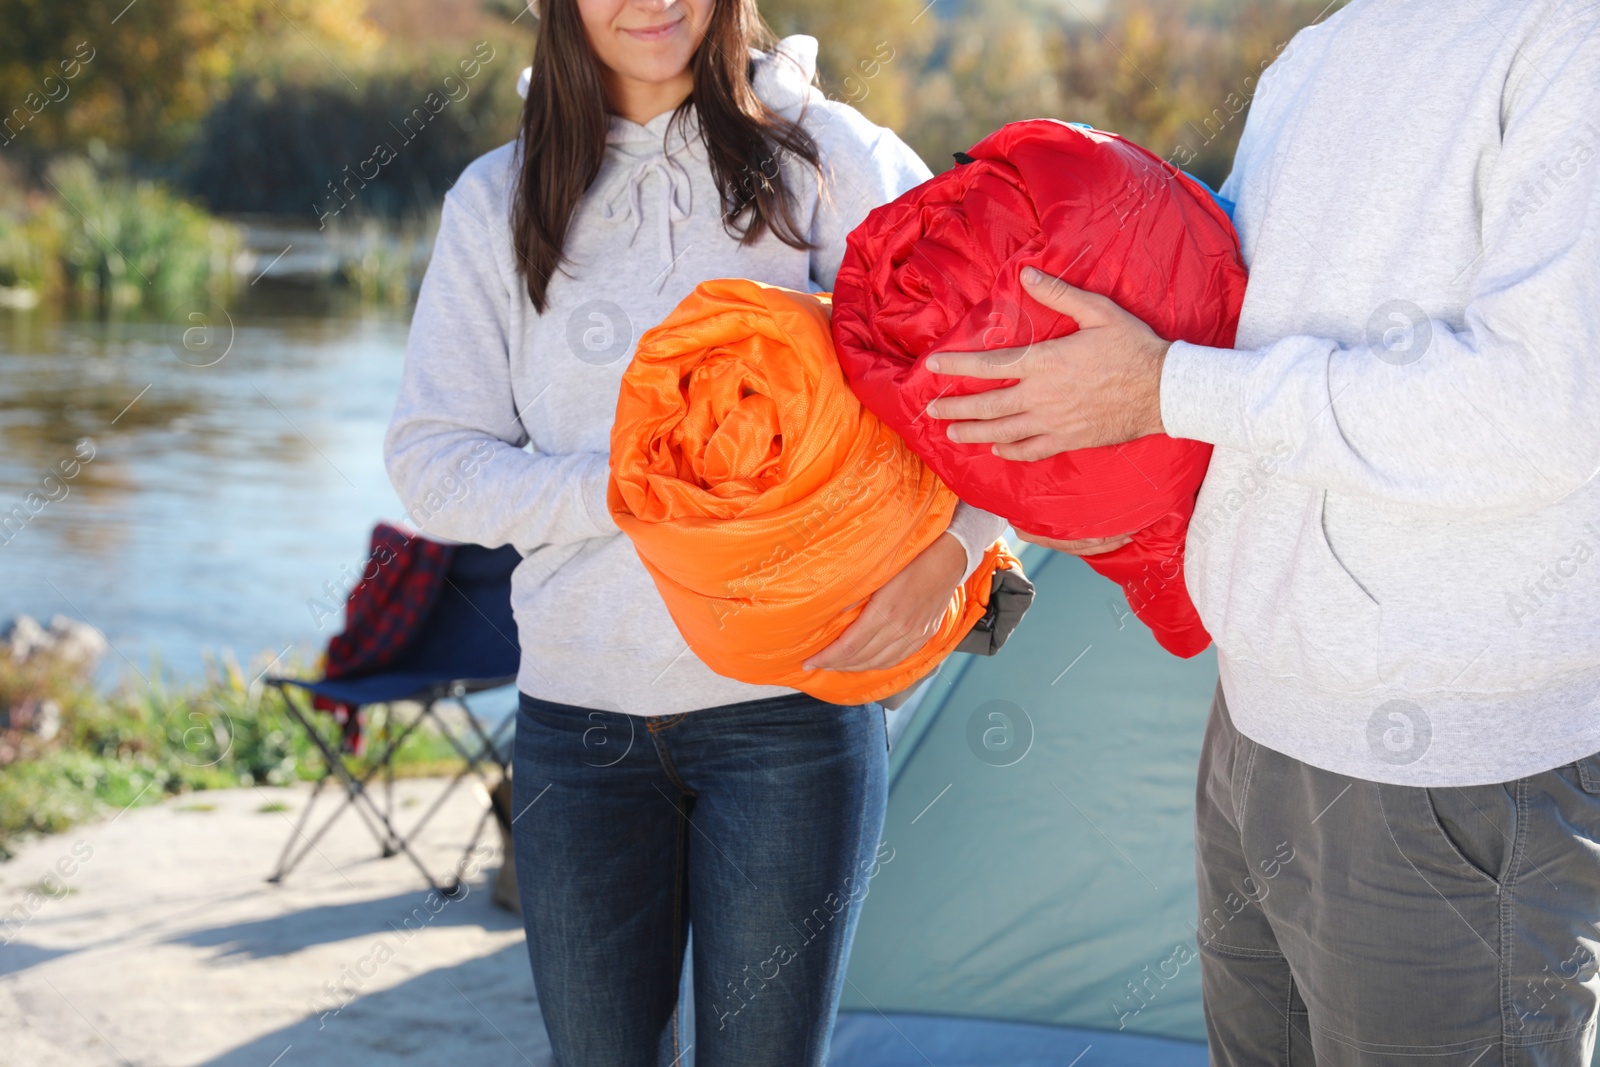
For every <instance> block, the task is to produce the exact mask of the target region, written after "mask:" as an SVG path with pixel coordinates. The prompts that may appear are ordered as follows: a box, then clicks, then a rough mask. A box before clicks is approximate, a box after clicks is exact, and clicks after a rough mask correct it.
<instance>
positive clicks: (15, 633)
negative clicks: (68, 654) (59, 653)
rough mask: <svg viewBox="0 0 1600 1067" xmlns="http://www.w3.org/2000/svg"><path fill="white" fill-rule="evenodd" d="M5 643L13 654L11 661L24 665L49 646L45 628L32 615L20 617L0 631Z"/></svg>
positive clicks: (0, 638) (0, 636) (0, 637)
mask: <svg viewBox="0 0 1600 1067" xmlns="http://www.w3.org/2000/svg"><path fill="white" fill-rule="evenodd" d="M0 642H3V643H4V644H5V646H6V648H7V649H8V650H9V651H10V653H11V661H12V662H13V663H15V664H17V665H19V666H20V665H22V664H24V663H26V662H28V660H30V659H32V658H33V657H34V656H35V655H36V654H37V653H39V652H40V651H42V650H43V649H45V648H46V647H47V646H48V645H49V637H48V636H47V635H46V631H45V628H44V627H43V626H40V625H39V621H38V620H37V619H35V618H34V617H33V616H32V615H18V616H17V617H16V618H14V619H12V620H11V621H10V622H8V623H6V628H5V630H4V631H0Z"/></svg>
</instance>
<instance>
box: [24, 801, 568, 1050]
mask: <svg viewBox="0 0 1600 1067" xmlns="http://www.w3.org/2000/svg"><path fill="white" fill-rule="evenodd" d="M443 785H444V783H443V782H442V781H440V780H437V779H412V780H407V781H403V782H400V783H397V786H396V791H397V800H398V803H399V805H400V809H399V810H400V811H401V812H402V821H404V820H405V818H406V817H407V816H414V814H415V813H419V812H422V811H425V810H426V808H427V805H428V804H430V803H431V802H432V800H433V798H434V797H435V796H437V795H438V792H439V790H440V789H442V788H443ZM308 796H309V789H308V788H306V787H304V786H294V787H290V788H272V787H251V788H245V789H227V790H217V791H210V792H206V793H204V794H196V795H193V796H185V797H178V798H173V799H169V800H167V801H165V802H163V803H160V804H154V805H149V806H145V807H139V808H134V809H131V810H128V811H125V812H122V813H120V814H113V815H112V816H111V817H109V818H106V819H104V820H102V821H99V822H96V823H93V824H90V825H85V826H82V827H79V828H77V829H75V830H74V831H73V832H72V833H70V834H65V835H60V836H55V837H50V838H44V839H40V840H35V841H33V842H31V843H30V844H28V845H26V846H24V847H22V848H21V849H20V850H19V851H18V853H17V855H16V857H15V858H14V859H13V860H12V861H11V862H10V863H7V864H4V865H0V914H6V915H11V914H14V913H15V911H16V908H17V907H18V906H19V905H24V906H25V905H27V904H28V903H29V902H30V894H32V903H33V904H35V905H36V906H34V907H32V908H27V907H26V906H25V907H24V910H25V911H26V917H25V920H24V921H22V922H21V923H16V924H12V925H10V926H7V927H5V928H4V930H3V931H0V1032H4V1033H5V1034H6V1040H5V1045H6V1052H5V1054H4V1055H3V1056H0V1059H3V1060H4V1061H5V1062H7V1063H13V1062H14V1063H27V1064H30V1065H33V1067H102V1065H105V1067H110V1065H113V1064H115V1065H126V1064H162V1065H164V1067H202V1065H203V1067H268V1065H275V1067H320V1065H328V1067H333V1065H340V1067H344V1065H350V1064H359V1065H361V1067H389V1065H420V1064H435V1063H517V1064H521V1063H527V1064H529V1065H530V1067H546V1065H548V1064H549V1063H550V1058H549V1050H548V1046H547V1044H546V1039H545V1036H544V1031H543V1027H542V1025H541V1023H540V1019H539V1013H538V1004H537V1002H536V999H535V996H534V991H533V982H532V978H531V976H530V974H529V970H528V959H527V954H526V951H525V949H524V947H523V944H522V928H521V924H520V922H519V920H517V919H516V918H515V917H514V916H512V915H510V914H509V913H507V912H504V911H501V910H500V909H498V908H496V907H494V906H493V905H492V904H491V903H490V900H489V896H490V894H489V889H488V880H489V879H492V877H493V875H494V872H495V869H496V868H497V867H498V865H499V863H500V856H499V849H498V841H497V840H495V839H494V838H493V837H492V836H491V837H489V838H486V839H485V843H486V846H487V847H485V848H483V849H481V850H480V851H479V852H478V853H476V854H475V855H474V858H473V860H472V862H471V863H470V864H469V873H470V877H469V878H468V880H467V887H468V892H467V893H466V894H465V895H464V896H462V897H460V898H459V899H456V900H452V901H449V902H444V901H441V900H440V899H439V898H436V897H432V896H431V895H430V893H429V892H428V890H427V888H426V886H425V885H424V884H423V882H422V880H421V877H420V876H419V875H418V874H417V872H416V870H415V869H414V868H413V867H412V866H411V865H410V864H409V863H408V862H407V861H406V860H405V858H404V857H402V856H394V857H391V858H389V859H379V858H377V849H376V846H375V845H374V843H373V840H372V838H371V837H370V836H369V835H368V834H367V832H366V831H365V830H364V829H363V828H362V826H361V823H360V822H359V820H357V819H356V818H354V817H353V816H351V815H349V814H348V813H347V814H346V815H345V816H344V817H342V818H341V819H340V820H339V821H338V822H337V823H335V824H334V827H333V829H332V830H331V831H330V832H329V833H328V835H327V836H326V837H324V838H323V839H322V840H320V841H319V842H318V843H317V848H316V849H315V850H314V851H313V852H312V853H311V854H310V855H309V856H308V858H307V859H306V861H305V862H304V863H303V864H302V865H301V867H300V868H299V869H297V870H296V871H295V872H294V874H293V875H292V876H291V877H290V878H289V879H288V880H287V881H286V883H285V884H283V885H281V886H272V885H268V884H267V883H266V881H265V879H266V876H267V874H268V872H269V871H270V870H271V868H272V864H273V861H274V860H275V859H276V857H277V855H278V851H279V849H281V848H282V846H283V842H284V841H285V840H286V838H287V837H288V835H289V833H290V832H291V828H292V826H293V820H295V819H296V818H297V817H298V816H299V814H300V812H301V810H302V808H303V805H304V804H305V802H306V800H307V798H308ZM480 803H481V802H480V800H479V799H478V798H477V797H476V796H474V795H473V793H472V792H470V791H468V790H465V789H461V790H457V792H456V794H455V795H453V796H452V798H451V799H450V800H449V801H447V802H446V804H445V805H444V807H443V808H441V809H440V812H439V814H438V815H437V816H435V818H434V821H433V822H432V823H430V825H429V828H428V829H427V830H426V831H425V832H424V833H423V834H422V835H421V836H420V838H419V839H418V840H417V842H416V847H417V850H418V852H419V853H420V855H421V856H422V858H423V860H424V862H426V863H428V864H430V865H431V866H432V867H433V869H435V870H443V869H448V868H449V866H450V865H451V864H452V863H454V861H455V860H456V858H457V857H459V855H460V851H461V848H462V846H463V845H464V843H465V842H466V841H467V840H468V839H469V837H470V835H471V832H472V829H473V826H474V825H475V823H476V819H477V817H478V814H479V812H481V810H482V809H481V807H480V806H479V804H480ZM325 805H327V800H326V798H325V799H324V800H323V801H322V802H321V803H320V805H319V809H318V810H329V809H328V808H327V807H326V806H325ZM489 832H490V834H491V835H492V834H493V832H494V831H493V828H492V827H490V828H489ZM64 870H69V871H71V873H70V874H63V873H61V872H62V871H64ZM46 883H50V884H53V885H54V886H55V888H54V889H53V890H51V891H50V892H49V893H48V894H44V893H41V892H40V889H41V887H42V886H43V885H45V884H46Z"/></svg>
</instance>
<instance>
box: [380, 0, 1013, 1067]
mask: <svg viewBox="0 0 1600 1067" xmlns="http://www.w3.org/2000/svg"><path fill="white" fill-rule="evenodd" d="M540 15H541V16H542V23H541V27H542V28H541V37H540V41H539V46H538V49H537V53H536V55H535V57H534V64H533V69H532V73H531V79H530V83H529V86H528V95H527V102H526V106H525V107H524V110H523V116H522V129H521V134H520V137H519V138H518V140H517V141H516V142H514V143H512V144H509V145H506V146H504V147H502V148H500V149H498V150H496V151H494V152H491V153H489V154H488V155H486V156H484V157H483V158H482V159H479V160H477V161H476V162H475V163H473V164H472V165H471V166H470V167H468V168H467V170H466V172H465V173H464V174H463V175H462V176H461V178H460V180H459V181H458V182H457V183H456V185H455V187H454V189H452V190H451V192H450V194H449V196H448V197H447V198H446V200H445V207H444V214H443V217H442V218H441V220H440V227H439V235H438V240H437V244H436V245H435V248H434V252H433V260H432V263H431V264H430V266H429V268H428V273H427V277H426V279H425V281H424V283H423V286H422V292H421V296H420V298H419V301H418V306H417V311H416V317H415V319H414V321H413V324H412V329H411V341H410V345H409V349H408V353H407V359H406V370H405V377H404V381H403V383H402V386H401V393H400V399H399V404H398V407H397V409H396V412H395V416H394V422H393V424H392V426H391V428H390V431H389V437H388V441H387V445H386V453H387V458H388V464H389V470H390V474H391V477H392V478H393V480H394V483H395V486H396V488H397V489H398V490H399V492H400V495H401V499H402V500H404V501H406V502H407V503H408V505H411V506H413V508H414V509H416V510H419V511H420V510H421V507H422V506H423V505H427V510H428V511H429V512H430V517H429V519H428V525H427V532H428V533H430V534H434V535H438V536H443V537H449V538H452V539H457V540H461V541H469V542H474V543H478V544H484V545H499V544H507V543H509V544H513V545H516V546H517V547H518V548H519V549H520V550H521V551H522V552H523V554H524V556H525V557H526V558H525V559H524V560H523V562H522V564H521V566H520V567H519V568H518V569H517V572H516V575H515V577H514V579H513V594H512V595H513V601H514V605H515V609H516V616H517V627H518V634H519V637H520V639H521V647H522V653H523V658H522V668H521V672H520V676H519V678H518V688H519V689H520V690H521V694H522V696H521V707H520V712H519V716H518V720H517V739H516V755H515V767H516V773H515V775H514V781H515V799H514V811H515V814H516V821H515V824H514V832H515V835H516V836H515V843H516V854H517V855H516V859H517V875H518V879H519V881H520V885H521V893H522V904H523V914H524V916H525V917H526V922H527V931H528V950H529V955H530V956H531V958H532V962H533V971H534V978H535V982H536V984H537V987H538V992H539V1000H540V1004H541V1006H542V1009H543V1014H544V1019H545V1025H546V1027H547V1029H548V1031H549V1034H550V1040H551V1044H552V1046H553V1047H554V1050H555V1056H556V1060H557V1062H558V1063H560V1064H562V1065H563V1067H578V1065H595V1067H632V1065H654V1064H657V1063H661V1064H667V1063H673V1062H676V1061H677V1060H678V1057H679V1056H681V1055H682V1053H683V1051H684V1050H683V1049H680V1048H679V1047H678V1044H677V1042H678V1038H677V1027H676V1026H675V1025H674V1022H675V1011H676V1006H677V1000H678V983H679V975H680V972H681V969H682V960H683V955H684V950H685V945H686V942H687V938H688V932H689V927H690V926H691V924H692V926H693V930H694V938H693V944H694V961H693V962H694V968H693V970H694V999H695V1012H696V1014H695V1024H696V1027H695V1028H696V1044H695V1055H696V1058H697V1062H698V1063H699V1064H700V1065H701V1067H719V1065H722V1064H738V1065H740V1067H752V1065H761V1064H773V1065H778V1064H783V1065H794V1064H821V1063H822V1062H823V1059H824V1056H825V1053H826V1049H827V1042H828V1033H829V1029H830V1026H831V1022H832V1016H833V1012H834V1010H835V1008H836V1006H837V1003H838V997H839V990H840V986H841V985H842V983H843V976H844V970H845V963H846V959H847V955H848V950H849V944H850V938H851V935H852V933H853V931H854V927H855V922H856V916H857V913H858V907H857V905H858V904H859V901H860V900H861V898H862V896H864V895H865V893H866V887H867V880H868V879H869V878H870V876H871V875H872V874H873V873H875V872H876V870H877V866H878V863H879V859H878V834H879V832H880V831H881V829H882V823H883V814H884V804H885V794H886V779H885V765H886V744H885V737H884V723H883V717H882V714H881V710H880V709H878V708H877V707H875V706H864V707H838V706H834V705H829V704H825V703H822V702H821V701H818V700H816V699H814V698H811V697H808V696H804V695H802V694H799V693H796V692H794V691H792V690H786V689H780V688H774V687H758V686H752V685H746V684H743V683H740V682H735V681H732V680H730V679H727V678H723V677H720V676H718V675H715V674H713V673H712V672H711V671H710V670H709V669H708V668H707V667H706V666H705V665H704V664H702V663H701V662H700V661H699V660H698V659H696V657H695V656H694V655H693V653H691V652H690V651H689V650H688V649H687V647H686V646H685V644H684V641H683V640H682V638H681V637H679V635H678V633H677V631H676V629H675V628H674V626H673V624H672V621H671V619H670V617H669V616H668V614H667V611H666V608H665V607H664V606H663V604H662V602H661V600H660V598H659V595H658V594H657V593H656V590H655V587H654V585H653V583H652V582H651V579H650V577H649V576H648V574H647V573H646V571H645V570H644V568H643V566H642V565H641V564H640V562H639V560H638V558H637V556H636V555H635V553H634V550H633V547H632V545H631V543H630V542H629V541H628V539H627V538H625V537H623V536H620V535H619V533H618V531H617V529H616V527H615V525H614V524H613V523H612V521H611V519H610V517H609V515H608V513H607V509H606V481H607V474H608V470H607V448H608V439H609V433H610V429H611V423H612V418H613V414H614V410H615V405H616V399H617V391H618V382H619V380H620V378H621V375H622V372H623V370H624V369H625V368H626V366H627V363H628V355H629V354H630V352H631V351H632V347H633V343H634V342H635V341H636V340H637V339H638V336H639V334H640V333H641V332H642V331H643V330H644V329H647V328H648V327H650V326H651V325H653V324H655V323H656V322H658V321H660V320H661V319H662V318H663V317H664V316H665V315H666V314H667V312H669V311H670V310H671V309H672V308H673V307H674V306H675V305H676V304H677V302H678V301H679V300H680V299H682V298H683V297H684V296H685V295H686V294H688V293H689V292H690V290H691V289H693V288H694V286H695V285H696V284H697V283H699V282H701V281H704V280H706V279H709V278H720V277H745V278H752V279H755V280H757V281H761V282H766V283H770V284H775V285H782V286H786V287H789V288H792V289H799V290H805V289H807V288H814V289H826V288H829V287H831V285H832V282H833V275H834V272H835V271H836V270H837V268H838V265H839V261H840V258H841V256H842V255H843V251H844V241H845V236H846V234H848V233H849V231H850V230H851V228H852V227H853V226H855V225H856V224H857V223H858V222H859V221H860V220H861V219H862V218H863V217H864V216H865V215H866V213H867V212H868V211H869V210H871V209H872V208H874V207H876V206H878V205H879V204H881V203H885V202H887V201H888V200H890V199H892V198H893V197H894V196H896V195H898V194H899V193H901V192H902V191H904V190H905V189H907V188H909V187H911V186H912V185H915V184H916V183H917V182H919V181H921V180H923V179H924V178H926V177H927V176H928V171H927V168H926V167H924V166H923V164H922V162H921V161H920V160H919V159H917V157H916V155H915V154H914V153H912V152H911V151H910V150H909V149H908V148H907V147H906V146H905V145H904V144H903V143H901V142H900V140H899V139H898V138H897V137H895V135H894V134H893V133H890V132H889V131H887V130H884V129H880V128H878V127H876V126H873V125H872V124H870V123H868V122H867V121H866V120H865V119H864V118H862V116H861V115H860V114H858V113H857V112H855V111H854V110H853V109H851V108H849V107H847V106H844V105H842V104H837V103H832V102H828V101H825V100H824V99H823V98H822V96H821V94H820V93H819V92H818V91H817V90H816V89H815V88H814V86H813V84H812V82H813V78H814V64H815V56H816V42H815V41H814V40H811V39H810V38H804V37H795V38H789V39H788V40H786V41H784V42H782V43H781V44H780V45H778V46H777V47H776V48H775V49H774V50H771V51H764V52H763V51H757V50H756V49H757V47H771V44H772V40H771V36H770V33H769V31H767V29H766V28H765V26H764V25H763V24H762V22H761V20H760V17H759V15H758V14H757V12H756V6H755V2H754V0H544V2H543V3H542V4H541V10H540ZM524 446H531V447H527V448H526V449H525V447H524ZM430 495H431V497H432V500H431V501H430V500H429V498H430ZM1001 525H1003V524H1001V523H1000V522H999V521H998V520H995V519H994V518H993V517H992V516H989V515H986V514H984V513H982V512H975V511H973V510H971V509H968V508H963V509H961V510H960V511H958V512H957V514H956V518H955V520H954V521H953V522H952V524H951V529H950V532H949V533H948V534H947V535H945V536H942V537H940V538H939V540H938V541H937V542H936V543H935V544H934V545H932V546H930V547H929V548H928V549H927V550H926V551H924V552H923V553H922V554H921V555H919V556H918V557H917V558H916V559H915V560H913V562H912V563H911V564H910V565H909V566H907V567H906V569H905V570H904V571H902V572H901V573H900V574H899V575H898V576H896V577H895V578H894V579H893V580H891V582H890V583H889V584H888V585H886V586H885V587H884V588H883V589H881V590H880V591H878V592H877V593H876V594H874V595H873V596H872V598H871V602H870V604H869V607H868V610H866V611H865V612H863V613H862V615H861V619H860V621H858V622H857V623H855V624H854V625H852V627H851V628H850V629H848V630H846V631H845V633H844V634H843V635H841V637H840V638H839V639H838V640H837V641H836V642H834V644H832V645H830V646H829V647H828V648H827V649H825V650H824V651H823V652H822V653H819V655H818V656H817V657H816V659H815V660H814V661H813V662H814V665H815V666H819V667H826V668H831V669H837V670H865V669H871V668H878V667H884V666H889V665H892V664H894V663H897V662H899V661H900V660H902V659H904V658H905V657H906V656H907V655H909V654H910V653H911V652H913V651H915V650H916V649H917V648H918V647H920V645H921V644H922V639H923V638H924V636H925V635H926V634H928V633H930V632H931V630H932V627H933V626H934V624H935V623H936V622H937V620H938V618H939V616H940V615H941V613H942V612H943V610H944V607H945V605H946V604H947V603H948V601H949V599H950V596H951V594H952V593H953V591H954V589H955V587H956V586H957V585H958V584H959V583H960V582H961V581H963V580H964V578H965V577H966V575H967V574H968V573H970V570H969V568H971V567H973V566H975V565H976V564H977V562H978V560H979V559H980V557H981V554H982V550H983V549H984V548H985V547H986V546H987V545H988V544H990V543H991V542H992V541H993V539H994V538H995V537H996V536H997V535H998V534H999V532H1000V526H1001ZM889 854H890V853H889V851H888V850H887V849H886V850H885V852H884V855H885V856H888V855H889Z"/></svg>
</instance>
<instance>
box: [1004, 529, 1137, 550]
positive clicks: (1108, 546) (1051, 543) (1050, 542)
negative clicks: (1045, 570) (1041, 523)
mask: <svg viewBox="0 0 1600 1067" xmlns="http://www.w3.org/2000/svg"><path fill="white" fill-rule="evenodd" d="M1017 536H1018V537H1020V538H1022V539H1023V540H1024V541H1027V542H1030V543H1031V544H1035V545H1043V546H1044V547H1045V548H1053V549H1055V550H1056V551H1057V552H1066V553H1067V554H1069V555H1073V556H1098V555H1100V554H1101V553H1102V552H1115V551H1116V550H1117V549H1119V548H1121V547H1122V546H1123V545H1125V544H1127V543H1128V542H1129V541H1131V540H1133V534H1116V535H1115V536H1112V537H1086V538H1084V539H1083V540H1081V541H1057V540H1056V539H1055V538H1053V537H1044V536H1041V535H1040V534H1031V533H1023V532H1022V531H1021V530H1017Z"/></svg>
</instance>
